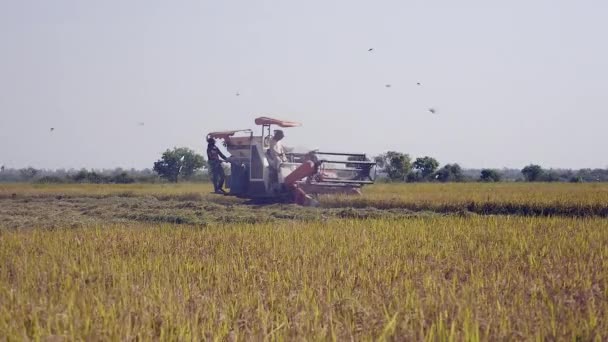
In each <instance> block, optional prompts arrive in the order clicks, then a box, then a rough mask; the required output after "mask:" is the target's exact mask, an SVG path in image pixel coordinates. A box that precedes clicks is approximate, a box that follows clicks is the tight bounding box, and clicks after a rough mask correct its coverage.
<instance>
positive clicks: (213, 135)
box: [207, 129, 251, 139]
mask: <svg viewBox="0 0 608 342" xmlns="http://www.w3.org/2000/svg"><path fill="white" fill-rule="evenodd" d="M238 132H251V130H250V129H239V130H236V131H223V132H212V133H209V134H208V135H207V136H208V137H209V138H213V139H228V138H229V137H231V136H233V135H234V134H235V133H238Z"/></svg>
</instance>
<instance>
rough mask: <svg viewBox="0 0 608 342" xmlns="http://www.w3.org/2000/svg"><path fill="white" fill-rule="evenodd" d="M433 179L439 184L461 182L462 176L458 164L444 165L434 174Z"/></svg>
mask: <svg viewBox="0 0 608 342" xmlns="http://www.w3.org/2000/svg"><path fill="white" fill-rule="evenodd" d="M435 179H437V180H438V181H440V182H462V180H463V179H464V175H463V174H462V168H461V167H460V165H458V164H446V165H445V166H444V167H442V168H441V169H439V171H437V172H436V173H435Z"/></svg>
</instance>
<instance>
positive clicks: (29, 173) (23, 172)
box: [19, 167, 38, 181]
mask: <svg viewBox="0 0 608 342" xmlns="http://www.w3.org/2000/svg"><path fill="white" fill-rule="evenodd" d="M37 174H38V170H36V169H34V168H33V167H28V168H27V169H20V170H19V175H20V176H21V178H22V179H23V180H26V181H29V180H32V179H33V178H34V177H36V175H37Z"/></svg>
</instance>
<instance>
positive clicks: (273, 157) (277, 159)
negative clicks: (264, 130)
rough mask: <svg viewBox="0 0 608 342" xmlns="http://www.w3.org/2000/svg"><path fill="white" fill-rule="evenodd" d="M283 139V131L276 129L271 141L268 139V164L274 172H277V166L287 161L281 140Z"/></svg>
mask: <svg viewBox="0 0 608 342" xmlns="http://www.w3.org/2000/svg"><path fill="white" fill-rule="evenodd" d="M284 137H285V135H284V134H283V131H282V130H280V129H277V130H275V131H274V135H273V137H272V139H270V148H269V149H268V156H269V160H268V162H269V164H270V166H271V167H272V168H274V169H275V170H277V171H278V170H279V166H280V165H281V163H284V162H286V161H287V157H286V156H285V148H284V147H283V143H281V140H282V139H283V138H284Z"/></svg>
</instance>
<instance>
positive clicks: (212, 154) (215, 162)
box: [207, 138, 228, 194]
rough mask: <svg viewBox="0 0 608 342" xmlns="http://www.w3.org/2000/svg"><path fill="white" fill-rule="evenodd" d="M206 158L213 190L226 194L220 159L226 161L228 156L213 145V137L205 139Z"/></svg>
mask: <svg viewBox="0 0 608 342" xmlns="http://www.w3.org/2000/svg"><path fill="white" fill-rule="evenodd" d="M207 159H209V170H211V174H212V178H211V179H212V181H213V190H214V191H215V193H216V194H226V192H225V191H224V189H222V188H223V187H224V168H223V167H222V160H224V161H228V158H226V156H225V155H224V154H223V153H222V151H220V149H219V148H218V147H217V146H215V139H213V138H208V139H207Z"/></svg>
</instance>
